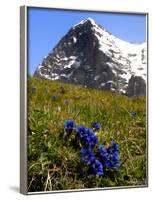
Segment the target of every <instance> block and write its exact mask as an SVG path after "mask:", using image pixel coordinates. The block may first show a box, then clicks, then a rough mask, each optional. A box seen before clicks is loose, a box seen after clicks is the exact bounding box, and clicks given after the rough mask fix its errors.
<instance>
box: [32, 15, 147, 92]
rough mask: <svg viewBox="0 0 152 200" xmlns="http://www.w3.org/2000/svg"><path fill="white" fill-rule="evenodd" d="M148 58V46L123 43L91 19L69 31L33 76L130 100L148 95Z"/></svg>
mask: <svg viewBox="0 0 152 200" xmlns="http://www.w3.org/2000/svg"><path fill="white" fill-rule="evenodd" d="M146 55H147V52H146V43H142V44H132V43H128V42H126V41H123V40H120V39H119V38H117V37H115V36H113V35H112V34H111V33H109V32H108V31H107V30H105V29H104V28H103V27H102V26H101V25H98V24H97V23H96V22H95V21H94V20H92V19H90V18H88V19H86V20H83V21H81V22H80V23H78V24H76V25H75V26H73V27H72V28H71V29H70V30H69V31H68V33H67V34H66V35H65V36H64V37H63V38H62V39H61V40H60V41H59V43H58V44H57V46H56V47H55V48H54V49H53V50H52V52H51V53H49V54H48V56H46V57H45V58H44V59H43V61H42V63H41V64H40V65H39V66H38V67H37V69H36V71H35V73H34V76H36V77H39V78H45V79H50V80H59V81H62V82H67V83H73V84H80V85H84V86H85V87H91V88H96V89H101V90H111V91H113V92H117V93H120V94H124V95H127V96H139V95H145V94H146V68H147V63H146V61H147V58H146Z"/></svg>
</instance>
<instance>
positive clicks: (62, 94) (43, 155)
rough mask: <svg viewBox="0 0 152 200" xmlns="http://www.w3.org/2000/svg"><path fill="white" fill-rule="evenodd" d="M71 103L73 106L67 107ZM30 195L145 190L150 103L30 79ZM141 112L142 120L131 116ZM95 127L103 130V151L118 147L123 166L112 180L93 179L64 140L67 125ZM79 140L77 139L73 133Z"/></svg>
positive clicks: (77, 155)
mask: <svg viewBox="0 0 152 200" xmlns="http://www.w3.org/2000/svg"><path fill="white" fill-rule="evenodd" d="M68 101H69V105H67V104H68V103H67V102H68ZM28 105H29V107H28V187H29V191H44V190H45V191H47V190H66V189H83V188H90V187H91V188H93V187H109V186H124V185H125V186H127V185H132V186H135V185H143V184H145V179H146V100H145V98H144V97H140V98H127V97H125V96H120V95H116V94H114V93H111V92H103V91H97V90H93V89H87V88H84V87H81V86H75V85H70V84H62V85H61V84H60V83H58V82H55V81H48V80H40V79H36V78H29V81H28ZM131 112H136V113H137V116H136V117H133V116H131V114H130V113H131ZM68 119H71V120H74V121H75V122H76V125H77V126H78V125H84V126H86V127H90V126H91V124H92V122H93V121H98V122H100V123H101V124H102V127H103V128H102V130H100V131H99V132H98V133H97V134H98V138H99V140H100V144H101V145H107V144H109V143H110V141H116V142H117V143H118V145H119V147H120V160H121V166H120V168H119V170H114V172H112V173H111V174H109V175H108V176H107V175H105V176H101V177H97V176H95V175H87V174H86V173H85V170H83V169H82V167H81V163H80V152H79V150H78V149H76V148H75V147H74V146H73V145H72V144H71V139H70V138H69V140H66V141H65V140H64V139H63V134H64V127H63V123H64V122H65V121H66V120H68ZM73 134H74V133H73Z"/></svg>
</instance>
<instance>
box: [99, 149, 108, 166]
mask: <svg viewBox="0 0 152 200" xmlns="http://www.w3.org/2000/svg"><path fill="white" fill-rule="evenodd" d="M97 157H98V158H99V160H100V161H101V162H102V164H103V165H104V166H106V163H107V162H108V160H109V158H108V152H107V150H106V149H105V148H103V147H102V146H99V147H98V152H97Z"/></svg>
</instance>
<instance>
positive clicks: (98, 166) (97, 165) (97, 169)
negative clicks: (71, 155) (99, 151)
mask: <svg viewBox="0 0 152 200" xmlns="http://www.w3.org/2000/svg"><path fill="white" fill-rule="evenodd" d="M91 169H92V171H93V173H95V174H97V175H103V174H104V171H103V165H102V163H101V162H100V161H99V160H98V159H95V160H94V162H93V164H92V165H91Z"/></svg>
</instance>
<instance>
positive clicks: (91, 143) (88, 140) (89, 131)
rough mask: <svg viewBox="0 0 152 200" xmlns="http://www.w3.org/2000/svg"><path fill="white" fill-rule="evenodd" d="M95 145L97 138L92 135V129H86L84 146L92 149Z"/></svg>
mask: <svg viewBox="0 0 152 200" xmlns="http://www.w3.org/2000/svg"><path fill="white" fill-rule="evenodd" d="M97 144H98V138H97V136H96V135H95V134H94V132H93V130H92V129H90V128H88V129H87V137H86V146H90V147H94V146H95V145H97Z"/></svg>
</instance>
